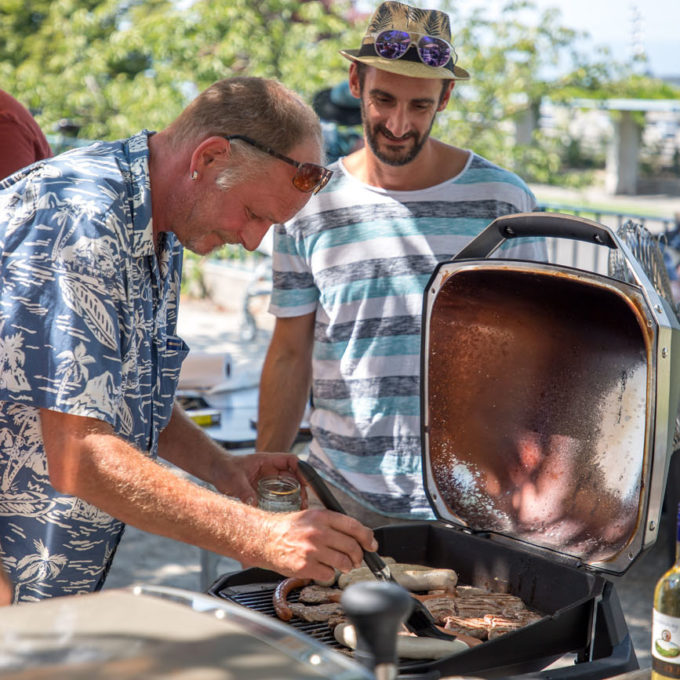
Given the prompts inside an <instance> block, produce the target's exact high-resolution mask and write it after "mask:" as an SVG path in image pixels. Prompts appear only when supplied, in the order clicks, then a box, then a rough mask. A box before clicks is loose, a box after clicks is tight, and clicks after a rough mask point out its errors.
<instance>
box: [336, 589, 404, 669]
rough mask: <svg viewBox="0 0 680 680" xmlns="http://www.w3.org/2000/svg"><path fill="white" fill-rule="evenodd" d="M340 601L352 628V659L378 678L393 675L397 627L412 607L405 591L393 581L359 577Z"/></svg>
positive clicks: (395, 664) (395, 661) (396, 662)
mask: <svg viewBox="0 0 680 680" xmlns="http://www.w3.org/2000/svg"><path fill="white" fill-rule="evenodd" d="M340 602H341V604H342V608H343V609H344V610H345V613H346V614H347V616H348V618H349V620H350V621H351V622H352V624H353V625H354V629H355V630H356V634H357V648H356V652H355V658H356V660H357V661H358V662H359V663H361V664H362V665H364V666H366V667H367V668H370V669H371V670H372V671H373V672H374V674H375V676H376V678H378V679H379V680H390V679H392V678H396V677H397V674H398V660H397V631H398V630H399V629H400V627H401V624H402V623H403V622H404V621H405V620H406V617H407V616H408V615H409V614H410V613H411V608H412V607H413V601H412V599H411V596H410V594H409V593H408V591H407V590H406V589H404V588H402V587H401V586H400V585H398V584H396V583H388V582H381V581H363V582H360V583H355V584H353V585H351V586H349V587H348V588H347V590H345V592H344V593H343V594H342V597H341V599H340Z"/></svg>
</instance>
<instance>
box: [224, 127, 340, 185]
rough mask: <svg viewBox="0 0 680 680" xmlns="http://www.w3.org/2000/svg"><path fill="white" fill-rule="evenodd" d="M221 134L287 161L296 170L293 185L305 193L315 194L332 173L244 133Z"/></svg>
mask: <svg viewBox="0 0 680 680" xmlns="http://www.w3.org/2000/svg"><path fill="white" fill-rule="evenodd" d="M223 136H224V138H225V139H228V140H232V139H240V140H241V141H242V142H245V143H246V144H250V145H251V146H254V147H255V148H256V149H259V150H260V151H264V152H265V153H268V154H269V155H270V156H274V158H278V159H279V160H280V161H283V162H284V163H288V165H293V166H294V167H296V168H297V172H296V173H295V174H294V175H293V186H294V187H295V188H296V189H299V190H300V191H303V192H304V193H306V194H308V193H310V192H312V193H315V194H316V193H317V192H319V191H321V189H323V188H324V187H325V186H326V184H328V180H329V179H330V178H331V176H332V175H333V171H332V170H328V169H326V168H324V167H323V166H322V165H317V164H316V163H300V162H299V161H296V160H293V159H292V158H289V157H288V156H284V155H283V154H282V153H279V152H278V151H274V149H271V148H269V147H268V146H265V145H264V144H260V143H259V142H256V141H255V140H254V139H251V138H250V137H246V136H245V135H223Z"/></svg>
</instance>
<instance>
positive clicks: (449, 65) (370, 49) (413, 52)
mask: <svg viewBox="0 0 680 680" xmlns="http://www.w3.org/2000/svg"><path fill="white" fill-rule="evenodd" d="M357 56H359V57H380V58H381V59H386V57H382V56H381V55H379V54H378V53H377V51H376V49H375V43H363V44H362V45H361V48H360V49H359V54H358V55H357ZM394 61H397V60H396V59H395V60H394ZM399 61H415V62H417V63H419V64H423V63H424V62H423V60H422V59H421V58H420V55H419V54H418V49H417V48H416V47H415V46H414V45H410V46H409V48H408V50H406V52H405V53H404V55H403V56H402V57H399ZM424 66H429V65H428V64H424ZM453 66H454V62H453V58H452V57H449V60H448V61H447V62H446V64H444V65H443V66H440V67H438V68H445V69H447V70H448V71H451V72H452V73H453ZM429 68H435V67H432V66H430V67H429Z"/></svg>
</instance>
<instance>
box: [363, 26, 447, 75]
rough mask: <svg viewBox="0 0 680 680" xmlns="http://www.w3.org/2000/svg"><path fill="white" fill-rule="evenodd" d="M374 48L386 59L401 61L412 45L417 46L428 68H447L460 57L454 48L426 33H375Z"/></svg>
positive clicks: (421, 58) (421, 59)
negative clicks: (450, 60)
mask: <svg viewBox="0 0 680 680" xmlns="http://www.w3.org/2000/svg"><path fill="white" fill-rule="evenodd" d="M372 37H373V39H374V40H375V43H374V46H375V51H376V54H378V55H379V56H381V57H384V58H385V59H400V58H401V57H403V56H404V55H405V54H406V52H408V48H409V47H411V45H415V46H416V49H417V50H418V56H419V57H420V61H422V62H423V64H425V65H426V66H432V67H433V68H439V67H440V66H446V64H448V63H449V59H451V55H453V63H454V64H455V63H456V61H457V59H458V55H456V51H455V50H454V49H453V46H452V45H450V44H449V43H447V42H446V40H442V39H441V38H435V37H434V36H431V35H426V34H424V33H409V32H407V31H397V30H392V31H382V32H381V33H374V34H373V36H372Z"/></svg>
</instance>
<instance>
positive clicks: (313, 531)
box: [258, 510, 378, 580]
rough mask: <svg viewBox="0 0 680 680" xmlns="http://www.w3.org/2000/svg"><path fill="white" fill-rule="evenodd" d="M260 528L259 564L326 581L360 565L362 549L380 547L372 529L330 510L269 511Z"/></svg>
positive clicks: (286, 574) (290, 573) (373, 549)
mask: <svg viewBox="0 0 680 680" xmlns="http://www.w3.org/2000/svg"><path fill="white" fill-rule="evenodd" d="M261 530H262V531H261V534H260V536H261V540H262V541H263V542H262V543H261V548H262V555H263V557H264V564H263V563H262V561H261V560H258V566H262V567H265V568H267V569H272V570H274V571H276V572H278V573H280V574H283V575H284V576H293V575H295V576H298V577H301V578H311V579H318V580H327V579H330V578H332V577H333V574H334V570H335V569H337V570H339V571H341V572H347V571H349V570H350V569H354V568H356V567H358V566H360V565H361V561H362V559H363V550H368V551H375V550H377V548H378V544H377V541H376V540H375V538H374V537H373V532H372V531H371V530H370V529H369V528H367V527H365V526H363V525H362V524H361V523H360V522H358V521H357V520H355V519H353V518H352V517H348V516H347V515H341V514H339V513H337V512H331V511H330V510H303V511H302V512H291V513H267V516H266V520H264V522H263V525H262V526H261Z"/></svg>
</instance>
